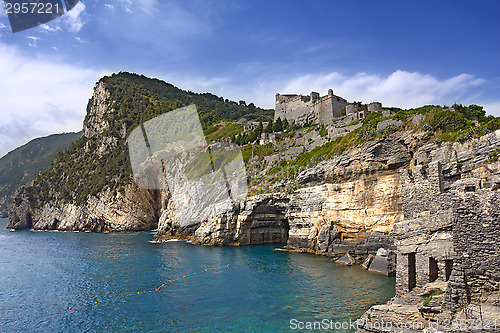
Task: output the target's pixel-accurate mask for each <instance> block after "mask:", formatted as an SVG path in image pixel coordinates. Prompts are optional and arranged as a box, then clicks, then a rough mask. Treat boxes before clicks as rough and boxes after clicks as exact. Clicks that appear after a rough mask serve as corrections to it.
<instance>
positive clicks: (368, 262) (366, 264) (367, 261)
mask: <svg viewBox="0 0 500 333" xmlns="http://www.w3.org/2000/svg"><path fill="white" fill-rule="evenodd" d="M373 258H375V256H374V255H373V254H369V255H368V257H366V259H365V261H363V264H361V267H363V268H364V269H368V268H369V267H370V265H371V263H372V261H373Z"/></svg>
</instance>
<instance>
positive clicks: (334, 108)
mask: <svg viewBox="0 0 500 333" xmlns="http://www.w3.org/2000/svg"><path fill="white" fill-rule="evenodd" d="M346 105H347V100H345V99H344V98H342V97H340V96H336V95H334V94H333V90H332V89H329V90H328V94H327V95H325V96H320V94H319V93H318V92H314V91H313V92H311V93H310V94H309V95H297V94H293V95H292V94H286V95H281V94H279V93H277V94H276V109H275V113H274V120H275V121H276V120H277V119H278V118H281V120H284V119H286V120H287V121H288V122H295V123H297V124H304V123H321V124H329V123H331V122H332V120H333V119H335V118H339V117H342V112H341V111H342V109H343V108H345V107H346Z"/></svg>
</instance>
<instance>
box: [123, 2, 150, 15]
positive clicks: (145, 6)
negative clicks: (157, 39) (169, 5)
mask: <svg viewBox="0 0 500 333" xmlns="http://www.w3.org/2000/svg"><path fill="white" fill-rule="evenodd" d="M118 2H119V3H120V4H121V5H122V7H123V9H124V10H125V11H126V12H127V13H132V12H134V11H136V10H139V11H141V12H143V13H147V14H154V13H155V8H156V6H157V5H158V1H157V0H134V1H132V0H118ZM132 8H134V10H132Z"/></svg>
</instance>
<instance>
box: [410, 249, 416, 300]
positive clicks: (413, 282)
mask: <svg viewBox="0 0 500 333" xmlns="http://www.w3.org/2000/svg"><path fill="white" fill-rule="evenodd" d="M416 285H417V271H416V267H415V253H408V291H409V292H410V291H412V290H413V288H415V286H416Z"/></svg>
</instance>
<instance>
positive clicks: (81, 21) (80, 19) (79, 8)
mask: <svg viewBox="0 0 500 333" xmlns="http://www.w3.org/2000/svg"><path fill="white" fill-rule="evenodd" d="M84 11H85V5H84V4H83V3H82V2H81V1H80V2H78V4H77V5H76V6H75V7H74V8H73V9H72V10H70V11H69V12H67V13H66V14H65V15H64V16H63V17H64V20H65V22H66V24H68V26H69V28H70V30H71V31H72V32H78V31H80V29H82V27H83V26H84V25H85V23H87V21H86V18H85V15H84Z"/></svg>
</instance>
